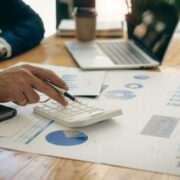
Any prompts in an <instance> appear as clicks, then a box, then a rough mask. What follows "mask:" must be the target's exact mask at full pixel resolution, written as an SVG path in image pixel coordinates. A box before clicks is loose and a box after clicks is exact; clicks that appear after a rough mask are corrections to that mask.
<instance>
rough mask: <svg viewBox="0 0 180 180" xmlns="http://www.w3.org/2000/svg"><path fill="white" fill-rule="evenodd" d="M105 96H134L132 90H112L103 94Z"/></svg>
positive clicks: (115, 97) (125, 97) (131, 97)
mask: <svg viewBox="0 0 180 180" xmlns="http://www.w3.org/2000/svg"><path fill="white" fill-rule="evenodd" d="M105 96H106V97H108V98H111V99H120V100H129V99H133V98H135V97H136V95H135V94H134V93H133V92H132V91H127V90H112V91H108V92H106V94H105Z"/></svg>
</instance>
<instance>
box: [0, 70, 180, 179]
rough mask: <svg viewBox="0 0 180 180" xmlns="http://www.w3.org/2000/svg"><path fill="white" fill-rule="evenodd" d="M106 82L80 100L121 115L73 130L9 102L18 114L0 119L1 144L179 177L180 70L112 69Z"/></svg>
mask: <svg viewBox="0 0 180 180" xmlns="http://www.w3.org/2000/svg"><path fill="white" fill-rule="evenodd" d="M57 69H59V68H57ZM61 72H62V71H61ZM60 75H62V74H60ZM104 87H105V88H103V92H102V93H101V94H100V96H99V97H98V98H96V99H93V98H82V99H81V100H82V101H87V102H90V103H94V104H95V105H96V106H102V107H103V109H111V108H120V109H122V111H123V115H122V116H119V117H116V118H113V119H112V120H111V121H104V122H101V123H97V124H94V125H91V126H87V127H83V128H74V129H70V128H66V127H64V126H61V125H59V124H57V123H54V122H53V121H51V119H48V120H46V119H43V118H42V117H40V116H38V115H36V114H33V107H34V106H35V105H29V106H26V107H19V106H16V105H13V104H11V103H10V104H7V105H9V106H13V107H14V108H16V109H17V112H18V116H16V117H15V118H13V119H11V120H9V121H5V122H3V123H0V147H1V148H9V149H15V150H21V151H26V152H32V153H39V154H44V155H50V156H57V157H63V158H68V159H76V160H83V161H89V162H95V163H103V164H109V165H116V166H121V167H122V166H123V167H129V168H135V169H141V170H147V171H153V172H159V173H168V174H173V175H178V176H180V73H176V72H168V71H162V72H152V71H143V70H140V71H138V70H133V71H128V70H127V71H126V70H124V71H118V70H117V71H116V70H114V71H108V72H107V73H106V78H105V81H104ZM6 123H7V124H6Z"/></svg>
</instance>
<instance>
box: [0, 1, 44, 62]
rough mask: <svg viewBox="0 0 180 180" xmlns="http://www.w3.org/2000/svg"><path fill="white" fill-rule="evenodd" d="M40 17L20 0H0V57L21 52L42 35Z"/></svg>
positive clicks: (31, 45) (38, 41)
mask: <svg viewBox="0 0 180 180" xmlns="http://www.w3.org/2000/svg"><path fill="white" fill-rule="evenodd" d="M44 32H45V31H44V26H43V22H42V20H41V18H40V17H39V15H38V14H37V13H35V11H33V10H32V9H31V8H30V7H29V6H28V5H27V4H25V3H24V2H23V1H22V0H0V59H1V60H2V59H7V58H10V57H13V56H16V55H18V54H21V53H23V52H25V51H27V50H29V49H31V48H33V47H34V46H36V45H38V44H39V43H40V41H41V40H42V38H43V36H44Z"/></svg>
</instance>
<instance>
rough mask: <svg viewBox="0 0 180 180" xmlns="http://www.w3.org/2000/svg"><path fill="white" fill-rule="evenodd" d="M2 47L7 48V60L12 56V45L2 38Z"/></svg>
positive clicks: (0, 45)
mask: <svg viewBox="0 0 180 180" xmlns="http://www.w3.org/2000/svg"><path fill="white" fill-rule="evenodd" d="M0 47H5V48H6V50H7V54H6V56H5V58H8V57H10V56H11V55H12V48H11V45H10V44H9V43H8V42H7V41H6V40H5V39H3V38H1V37H0Z"/></svg>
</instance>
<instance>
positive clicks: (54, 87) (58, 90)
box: [46, 80, 80, 103]
mask: <svg viewBox="0 0 180 180" xmlns="http://www.w3.org/2000/svg"><path fill="white" fill-rule="evenodd" d="M46 82H47V83H48V84H49V85H50V86H51V87H52V88H53V89H55V90H56V91H57V92H58V93H60V94H62V95H64V96H65V97H67V98H69V99H71V100H72V101H74V102H78V103H80V102H79V101H78V100H77V99H76V98H75V97H74V96H72V95H71V94H69V93H68V92H66V91H65V90H64V89H62V88H60V87H58V86H56V85H54V84H52V83H51V82H50V81H49V80H46Z"/></svg>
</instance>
